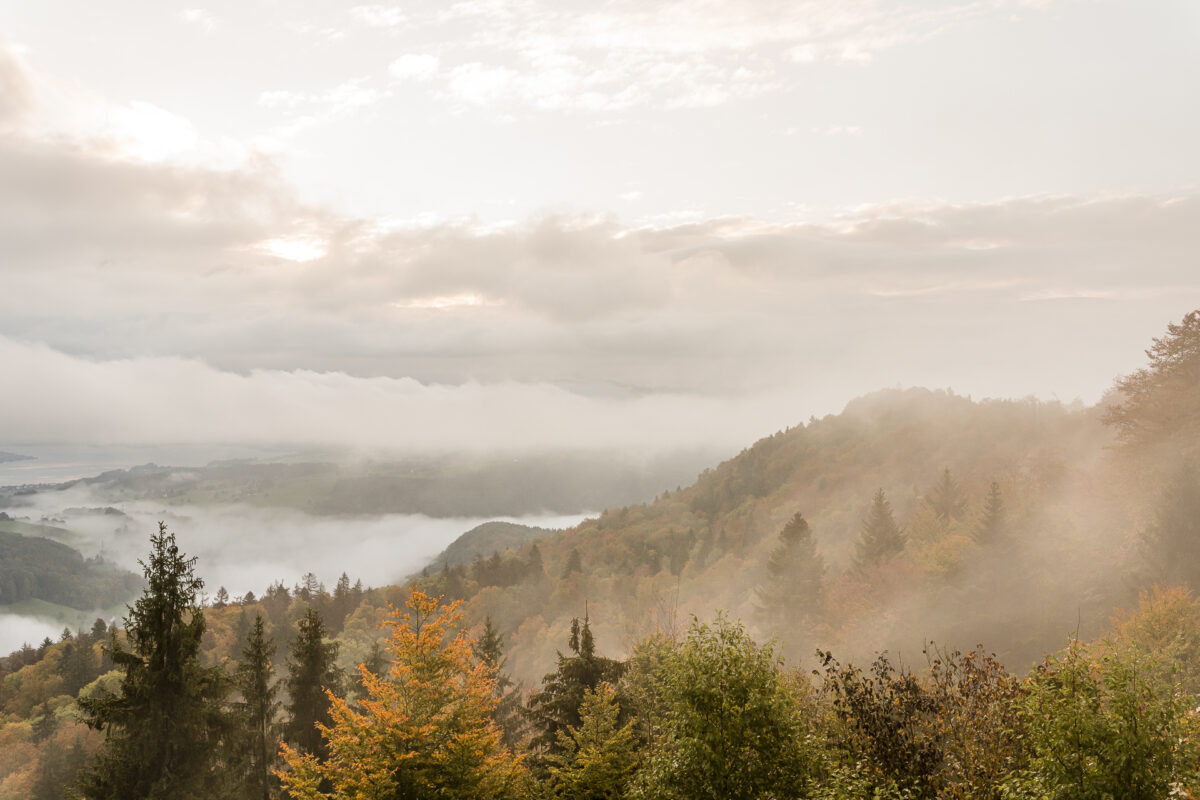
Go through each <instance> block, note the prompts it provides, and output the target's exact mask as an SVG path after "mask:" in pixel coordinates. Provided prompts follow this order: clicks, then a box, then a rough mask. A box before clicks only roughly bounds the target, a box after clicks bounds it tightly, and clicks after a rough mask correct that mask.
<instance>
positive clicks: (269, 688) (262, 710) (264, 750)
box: [234, 614, 279, 800]
mask: <svg viewBox="0 0 1200 800" xmlns="http://www.w3.org/2000/svg"><path fill="white" fill-rule="evenodd" d="M274 657H275V642H274V641H272V640H271V639H269V638H268V637H267V635H266V632H265V630H264V627H263V618H262V614H256V615H255V618H254V627H253V628H251V629H250V633H249V635H248V636H247V637H246V645H245V647H243V648H242V660H241V662H240V663H239V664H238V666H237V672H236V673H235V675H234V684H235V685H236V687H237V689H238V691H239V692H241V695H242V700H241V702H240V703H238V705H237V716H238V721H239V722H240V723H241V724H240V729H241V731H242V734H243V736H244V743H243V746H242V747H240V748H239V751H240V752H239V753H238V754H237V755H238V756H240V759H239V760H240V761H241V764H242V770H240V772H241V773H242V776H243V777H242V780H243V786H244V789H243V794H244V796H245V797H246V798H250V799H252V800H257V798H262V800H270V797H271V787H272V786H273V785H274V778H273V776H272V774H271V768H272V766H273V765H274V764H275V754H276V752H277V751H278V750H279V741H278V737H277V736H276V735H275V731H276V725H275V715H276V714H277V713H278V711H279V703H278V702H277V701H276V699H275V695H276V693H277V691H278V686H277V685H276V684H275V682H274V680H273V678H274V674H273V672H274V670H273V668H272V667H271V660H272V659H273V658H274Z"/></svg>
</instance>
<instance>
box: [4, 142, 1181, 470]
mask: <svg viewBox="0 0 1200 800" xmlns="http://www.w3.org/2000/svg"><path fill="white" fill-rule="evenodd" d="M0 171H4V172H5V174H6V175H11V176H12V179H11V180H6V181H4V182H3V183H0V211H2V212H4V213H0V272H2V274H3V275H4V276H5V277H4V280H5V292H4V293H3V294H2V295H0V358H2V362H3V363H4V364H5V367H6V372H7V373H8V374H10V375H18V376H20V381H19V383H20V385H21V387H22V389H21V391H20V392H15V393H9V395H8V396H7V397H6V399H5V400H4V401H3V403H0V425H3V426H4V427H5V428H6V429H8V430H21V431H25V432H26V434H27V435H28V436H30V437H34V438H38V437H52V438H53V437H65V438H66V439H71V440H80V441H139V442H142V441H156V440H163V439H165V440H180V438H181V437H182V438H183V439H184V440H192V439H193V437H199V438H200V439H201V440H215V441H253V442H267V443H270V442H304V441H307V440H309V439H315V440H317V441H319V442H321V443H332V442H337V441H343V440H345V441H350V442H355V443H361V444H364V445H365V444H369V443H380V442H382V443H390V444H396V445H399V444H407V445H409V446H412V447H422V448H430V447H436V446H439V443H440V446H456V447H458V446H461V447H467V446H504V447H515V446H518V445H519V444H521V443H525V444H530V445H533V444H550V443H559V444H576V445H580V446H590V445H596V444H611V443H613V442H620V443H624V444H628V445H630V446H633V445H634V444H635V443H641V444H645V445H648V446H652V445H661V446H674V445H678V444H683V443H687V442H689V441H694V440H698V439H700V438H703V439H704V440H705V441H712V440H720V441H721V442H727V443H730V444H734V443H745V442H746V441H749V439H751V438H753V437H754V436H756V435H760V434H761V433H765V432H769V431H771V430H774V429H776V428H778V427H783V426H786V425H789V424H794V423H796V422H798V421H800V420H802V419H805V418H807V416H808V415H809V414H811V413H823V412H826V411H832V410H835V409H836V408H837V407H839V406H840V404H842V403H844V402H845V401H846V400H848V399H849V398H850V397H852V396H854V395H856V394H859V393H862V392H864V391H869V390H872V389H875V388H879V387H881V386H890V385H894V384H896V383H903V384H924V385H931V386H938V387H944V386H947V385H950V386H953V387H954V388H957V389H959V390H960V391H964V392H969V393H973V394H976V395H1001V396H1013V395H1022V394H1027V393H1031V392H1039V393H1042V394H1048V393H1050V392H1055V393H1058V394H1059V395H1060V396H1062V397H1063V398H1064V399H1070V398H1072V397H1074V396H1076V395H1083V396H1084V397H1085V398H1087V399H1095V398H1096V397H1098V396H1099V393H1100V392H1101V391H1103V389H1104V388H1105V387H1107V386H1108V385H1109V383H1110V381H1111V379H1112V377H1113V376H1114V375H1115V374H1116V373H1118V372H1121V371H1126V370H1128V369H1131V368H1133V367H1135V366H1137V365H1138V364H1139V363H1140V361H1141V358H1142V356H1141V350H1142V348H1143V347H1144V346H1145V345H1146V344H1147V343H1148V340H1149V337H1150V336H1153V335H1157V334H1158V333H1159V332H1160V331H1161V330H1162V328H1163V326H1164V325H1165V323H1166V322H1167V321H1169V320H1172V319H1177V318H1179V317H1180V316H1182V314H1183V313H1186V312H1187V311H1188V310H1191V309H1192V308H1195V307H1197V306H1200V274H1198V273H1197V271H1196V269H1195V263H1194V255H1195V252H1196V244H1197V241H1196V237H1197V234H1196V231H1197V230H1200V198H1197V197H1196V196H1194V195H1181V196H1176V197H1146V196H1118V197H1111V198H1079V197H1034V198H1016V199H1012V200H1006V201H999V202H995V203H986V204H976V205H945V204H943V205H929V204H913V203H892V204H888V205H882V206H875V207H870V208H862V209H858V210H856V211H855V212H854V213H852V214H849V215H847V216H845V217H844V218H842V219H839V220H836V221H834V222H832V223H829V224H795V225H766V224H762V223H759V222H756V221H754V220H745V219H713V220H707V221H701V222H696V223H691V224H687V225H677V226H672V227H666V228H634V227H628V226H623V225H622V224H621V223H620V222H619V221H617V220H614V219H611V218H576V217H550V218H543V219H537V220H531V221H527V222H524V223H522V224H518V225H515V226H513V227H510V228H507V229H503V230H480V229H477V228H475V227H473V226H470V225H465V224H458V225H453V224H447V225H439V226H433V227H423V228H411V229H402V230H391V231H382V232H381V231H380V230H379V229H378V228H377V226H376V225H375V224H374V223H372V221H370V220H356V219H346V218H340V217H336V216H334V215H333V214H330V213H328V212H325V211H322V210H320V209H313V208H309V207H305V206H304V205H302V204H300V203H299V202H297V201H296V200H295V198H294V196H293V194H292V192H291V191H290V190H289V189H288V187H287V186H285V185H284V184H283V183H282V182H281V181H280V180H279V179H278V177H277V175H276V174H275V172H274V170H273V169H272V168H271V167H270V165H269V164H268V163H263V164H259V165H256V166H253V167H251V168H248V169H244V170H240V171H225V172H220V171H210V170H201V169H184V168H179V167H171V166H168V165H163V164H157V165H156V164H142V163H131V162H128V161H122V160H119V159H117V158H115V157H113V156H112V155H111V154H109V153H107V152H105V151H104V150H103V149H98V148H97V147H96V146H91V145H89V146H85V145H79V144H75V145H66V144H61V143H59V144H54V143H47V142H34V141H29V140H27V139H24V138H21V137H20V136H16V135H9V136H7V137H2V138H0ZM294 237H301V238H306V239H313V240H316V241H317V242H318V243H319V244H320V247H319V248H318V249H316V250H314V251H313V253H311V254H309V255H305V256H304V258H307V259H308V260H299V261H296V260H288V259H286V258H280V257H278V256H276V255H271V254H270V248H269V247H268V246H267V245H268V243H270V242H272V241H275V240H283V241H285V242H286V240H289V239H290V238H294ZM279 252H286V248H284V249H283V250H279ZM321 253H323V254H321ZM310 256H311V257H310ZM33 398H37V402H36V403H34V402H33ZM31 408H34V409H35V410H34V412H33V413H32V415H31V411H30V409H31ZM472 443H474V445H472Z"/></svg>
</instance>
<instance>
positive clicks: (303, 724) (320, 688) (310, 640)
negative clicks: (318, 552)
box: [284, 608, 341, 760]
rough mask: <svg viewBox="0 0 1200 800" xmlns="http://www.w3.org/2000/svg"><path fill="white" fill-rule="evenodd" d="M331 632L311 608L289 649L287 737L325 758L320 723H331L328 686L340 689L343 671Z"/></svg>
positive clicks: (335, 690)
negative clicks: (327, 638) (328, 633)
mask: <svg viewBox="0 0 1200 800" xmlns="http://www.w3.org/2000/svg"><path fill="white" fill-rule="evenodd" d="M326 635H327V631H326V630H325V623H324V622H323V621H322V620H321V615H320V613H318V612H317V610H316V609H315V608H309V609H308V610H307V611H305V613H304V618H303V619H301V620H300V623H299V635H298V636H297V637H296V640H295V641H294V642H292V646H291V649H290V651H289V656H290V658H289V660H288V676H287V691H288V697H289V698H290V700H289V702H288V705H287V710H288V715H289V720H288V722H287V724H286V725H285V726H284V738H285V739H287V740H288V741H289V742H291V743H292V744H293V745H294V746H295V747H296V749H297V750H299V751H300V752H302V753H312V754H313V755H315V756H316V757H317V758H318V759H321V760H324V758H325V757H326V755H327V754H328V753H327V750H326V749H325V741H324V739H322V738H321V732H320V731H319V730H317V723H318V722H320V723H321V724H323V725H329V724H330V721H331V720H330V717H329V705H330V701H329V696H328V695H327V694H326V693H325V690H326V689H328V690H330V691H332V692H334V693H335V694H336V693H338V692H339V691H340V684H341V673H340V671H339V670H338V668H337V665H336V663H335V662H336V660H337V651H338V646H337V644H336V643H335V642H327V641H325V638H326Z"/></svg>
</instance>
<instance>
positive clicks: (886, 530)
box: [854, 489, 904, 569]
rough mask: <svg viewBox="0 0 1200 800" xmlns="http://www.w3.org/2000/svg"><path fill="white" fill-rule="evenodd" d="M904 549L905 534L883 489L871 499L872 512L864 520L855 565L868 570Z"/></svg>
mask: <svg viewBox="0 0 1200 800" xmlns="http://www.w3.org/2000/svg"><path fill="white" fill-rule="evenodd" d="M903 549H904V534H903V533H902V532H901V530H900V526H899V525H897V524H896V519H895V517H894V516H892V504H891V503H890V502H888V499H887V495H886V494H884V493H883V489H880V490H879V491H877V492H875V496H874V497H873V498H872V499H871V510H870V511H868V512H867V517H866V519H864V520H863V526H862V535H861V536H859V539H858V545H857V548H856V551H855V555H854V564H855V566H856V567H858V568H859V569H866V568H867V567H871V566H874V565H875V564H878V563H880V562H882V561H886V560H888V559H889V558H891V557H892V556H894V555H896V554H898V553H899V552H900V551H902V550H903Z"/></svg>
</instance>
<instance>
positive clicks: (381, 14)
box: [350, 5, 408, 28]
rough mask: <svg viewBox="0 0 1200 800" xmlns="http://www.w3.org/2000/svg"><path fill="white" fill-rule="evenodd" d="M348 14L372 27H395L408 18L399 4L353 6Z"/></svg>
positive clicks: (402, 23)
mask: <svg viewBox="0 0 1200 800" xmlns="http://www.w3.org/2000/svg"><path fill="white" fill-rule="evenodd" d="M350 16H351V17H353V18H354V19H355V21H357V22H361V23H363V24H364V25H368V26H370V27H372V28H396V27H399V26H401V25H404V23H405V22H406V21H407V19H408V18H407V17H406V16H405V15H404V11H403V10H402V9H401V8H400V7H399V6H383V5H371V6H355V7H354V8H352V9H350Z"/></svg>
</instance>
